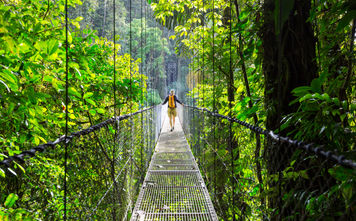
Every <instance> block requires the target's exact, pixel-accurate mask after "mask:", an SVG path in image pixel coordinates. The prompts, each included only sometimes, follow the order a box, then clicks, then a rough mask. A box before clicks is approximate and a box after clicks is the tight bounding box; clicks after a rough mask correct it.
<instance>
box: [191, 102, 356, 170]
mask: <svg viewBox="0 0 356 221" xmlns="http://www.w3.org/2000/svg"><path fill="white" fill-rule="evenodd" d="M185 107H187V108H191V109H195V110H198V111H202V112H206V113H208V114H210V115H212V116H214V117H216V118H222V119H225V120H228V121H229V122H235V123H238V124H240V125H242V126H244V127H246V128H248V129H250V130H251V131H253V132H254V133H258V134H263V135H264V136H266V137H269V138H271V139H272V140H274V141H276V142H280V143H283V144H287V145H290V146H294V147H297V148H299V149H302V150H304V151H307V152H310V153H314V154H315V155H318V156H321V157H324V158H326V159H329V160H332V161H335V162H337V163H338V164H339V165H342V166H345V167H348V168H353V169H356V162H354V161H352V160H348V159H346V157H345V156H343V155H339V154H336V153H334V152H332V151H325V150H323V146H316V145H315V144H313V143H305V142H303V141H299V140H294V139H292V138H289V137H284V136H281V135H279V134H276V133H274V132H273V131H271V130H267V129H263V128H261V127H259V126H255V125H252V124H249V123H247V122H245V121H241V120H238V119H236V118H232V117H229V116H225V115H222V114H219V113H214V112H212V111H210V110H208V109H206V108H199V107H194V106H189V105H186V106H185Z"/></svg>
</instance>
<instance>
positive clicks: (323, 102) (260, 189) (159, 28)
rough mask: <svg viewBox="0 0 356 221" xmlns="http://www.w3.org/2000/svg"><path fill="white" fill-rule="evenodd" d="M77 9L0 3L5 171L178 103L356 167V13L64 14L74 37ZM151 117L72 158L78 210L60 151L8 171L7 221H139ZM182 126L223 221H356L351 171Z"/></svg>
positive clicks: (226, 132) (256, 139) (147, 10)
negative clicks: (62, 141)
mask: <svg viewBox="0 0 356 221" xmlns="http://www.w3.org/2000/svg"><path fill="white" fill-rule="evenodd" d="M65 3H66V1H65V0H48V1H33V0H0V12H1V14H0V54H1V56H0V103H1V107H2V108H1V109H0V147H1V148H0V161H2V160H5V159H7V158H8V157H9V156H10V157H11V156H14V155H16V154H20V153H21V152H22V151H25V150H29V149H30V148H32V147H35V146H38V145H41V144H44V143H47V142H50V141H55V140H56V139H57V138H59V137H61V136H62V135H63V134H64V133H65V128H66V125H67V126H68V130H69V131H70V132H71V133H72V132H76V131H80V130H83V129H86V128H88V127H91V126H93V125H96V124H98V123H100V122H102V121H104V120H107V119H109V118H111V117H113V116H119V115H125V114H128V113H133V112H135V111H138V110H139V109H142V108H145V107H150V106H152V105H156V104H159V103H161V102H162V99H163V98H164V97H165V95H166V93H167V91H168V90H169V89H170V88H173V89H176V91H177V94H178V97H179V98H181V99H182V100H183V101H184V103H187V104H188V105H191V106H196V107H202V108H206V109H208V110H210V111H213V112H218V113H219V114H221V115H224V116H229V117H231V118H236V119H238V120H242V121H246V122H248V123H250V124H253V125H256V126H259V127H263V128H267V129H268V130H272V131H274V132H275V133H278V134H280V135H282V136H288V137H290V138H292V139H297V140H300V141H303V142H306V143H313V144H315V145H317V146H320V147H321V148H322V149H323V150H325V151H333V153H336V154H339V155H344V156H345V158H346V159H349V160H353V161H356V153H355V144H356V75H355V70H356V67H355V61H356V59H355V58H356V56H355V52H356V49H355V46H354V45H355V39H356V33H355V31H356V3H355V2H354V1H352V0H340V1H336V0H313V1H310V0H289V1H285V0H264V1H261V0H250V1H247V0H239V1H238V0H230V1H226V0H209V1H206V0H159V1H158V0H149V1H144V0H101V1H100V0H82V1H81V0H68V6H69V10H68V16H69V30H68V37H66V28H65V24H66V21H65ZM66 40H68V43H69V47H68V53H66V47H65V42H66ZM66 56H68V68H69V71H68V76H66ZM66 77H68V81H67V83H68V85H69V87H68V88H67V89H68V98H69V103H68V104H67V105H66V99H65V98H66ZM187 108H188V107H185V109H187ZM155 110H156V109H154V111H155ZM154 111H152V114H151V115H141V118H140V117H139V115H138V116H137V117H133V118H132V119H131V118H130V120H127V121H120V122H118V123H117V124H118V125H116V126H117V128H126V129H127V130H125V131H124V130H121V131H122V132H120V134H119V135H118V134H117V133H118V132H117V131H119V129H117V128H116V129H115V127H114V126H107V127H104V128H103V129H102V130H100V131H98V132H97V133H94V135H90V136H89V135H88V137H86V138H87V139H85V137H84V138H80V139H76V140H75V141H76V144H69V145H68V147H69V156H68V158H69V163H68V167H69V172H68V177H67V179H68V186H67V187H66V188H68V189H69V191H68V192H69V194H68V195H66V191H65V190H64V187H63V180H64V174H65V169H64V167H63V164H64V157H63V156H64V154H65V153H64V145H60V146H57V147H54V148H51V149H50V150H46V151H45V153H38V154H36V157H33V158H26V159H25V162H20V161H13V163H12V164H11V165H10V167H7V166H4V165H0V185H1V188H0V220H61V219H62V218H63V216H64V207H67V209H68V210H69V211H71V212H68V219H73V220H78V219H79V220H87V219H89V218H88V217H92V219H94V220H105V219H114V220H119V219H120V220H124V219H125V220H126V219H129V218H130V216H131V213H130V211H131V210H132V207H133V206H132V204H134V202H135V200H136V198H137V195H138V189H139V187H140V183H141V182H142V179H143V178H142V176H144V173H145V170H146V169H147V163H148V162H144V161H149V159H150V154H151V153H152V151H153V148H154V144H155V139H156V136H157V129H156V132H155V133H156V134H154V135H153V136H148V135H147V134H146V133H148V131H151V132H152V131H155V129H154V127H155V126H154V125H156V126H157V123H153V121H154V120H153V119H154V118H156V117H158V114H157V113H156V112H155V113H153V112H154ZM66 112H68V117H69V119H68V121H66ZM162 114H165V113H162ZM184 121H185V124H188V125H186V127H191V128H190V129H189V130H185V132H186V135H187V137H188V139H189V143H190V144H191V147H192V149H193V152H194V154H195V155H196V159H197V161H198V163H199V165H200V166H201V171H202V175H203V177H204V179H205V181H206V183H207V186H208V189H209V191H210V194H211V198H212V201H213V204H214V207H215V210H216V212H217V214H218V216H219V218H220V219H221V220H237V219H239V220H355V219H356V217H355V214H356V172H355V169H350V168H346V167H343V166H340V165H339V164H337V163H335V162H332V161H328V160H326V159H324V158H322V159H321V158H319V157H317V156H316V155H315V154H314V155H313V154H310V153H305V151H301V150H298V149H296V148H295V147H293V146H288V145H284V144H281V143H279V142H275V141H272V140H270V139H267V138H265V137H264V136H261V135H259V134H255V133H252V132H251V131H249V130H246V129H245V128H242V127H240V126H238V125H237V124H235V123H229V122H228V121H225V120H216V119H215V118H214V117H211V116H210V117H209V116H205V115H204V116H201V115H199V114H192V115H189V117H188V118H186V119H184ZM140 125H142V126H140ZM187 133H189V134H187ZM116 137H119V138H118V139H119V140H120V142H119V144H118V145H119V147H118V148H116V146H115V145H114V146H113V147H112V146H110V145H108V143H110V142H112V141H114V142H116V139H117V138H116ZM130 140H131V141H130ZM72 143H74V142H72ZM142 143H147V146H149V147H150V148H148V149H144V150H143V151H142V149H141V151H140V150H139V149H136V147H140V146H141V145H143V144H142ZM99 151H100V153H99ZM128 163H129V164H128ZM127 165H130V166H129V167H131V169H127V168H129V167H126V166H127ZM118 171H120V172H118ZM230 173H232V175H231V176H230V175H229V174H230ZM118 180H119V181H118ZM112 186H114V187H112ZM231 187H232V188H231ZM107 189H109V190H110V189H111V190H110V191H113V192H110V191H109V193H108V192H107V191H106V190H107ZM70 190H72V192H70ZM77 190H79V191H77ZM110 194H112V195H115V197H112V199H111V198H110V197H109V198H110V200H108V201H106V198H108V197H106V195H110ZM116 195H117V197H116ZM64 197H68V202H67V205H64V203H63V198H64ZM291 199H293V200H291ZM232 202H233V203H232ZM91 215H93V216H91ZM109 217H111V218H109Z"/></svg>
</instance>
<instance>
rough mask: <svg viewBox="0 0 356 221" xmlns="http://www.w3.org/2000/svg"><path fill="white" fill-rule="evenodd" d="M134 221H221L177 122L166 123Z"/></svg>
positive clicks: (140, 196)
mask: <svg viewBox="0 0 356 221" xmlns="http://www.w3.org/2000/svg"><path fill="white" fill-rule="evenodd" d="M131 220H132V221H136V220H137V221H144V220H152V221H153V220H155V221H156V220H157V221H158V220H164V221H167V220H172V221H173V220H174V221H181V220H182V221H183V220H187V221H188V220H189V221H198V220H204V221H205V220H218V218H217V215H216V213H215V210H214V207H213V204H212V202H211V200H210V196H209V193H208V190H207V188H206V186H205V183H204V180H203V178H202V176H201V174H200V171H199V168H198V165H197V164H196V161H195V159H194V156H193V154H192V152H191V150H190V148H189V145H188V142H187V140H186V138H185V136H184V132H183V130H182V126H181V124H180V123H179V121H178V120H177V121H176V124H175V129H174V131H173V132H170V131H169V120H168V118H166V119H165V121H164V125H163V128H162V133H161V136H160V138H159V140H158V143H157V146H156V149H155V153H154V154H153V156H152V161H151V163H150V166H149V168H148V171H147V174H146V177H145V180H144V182H143V185H142V188H141V191H140V194H139V196H138V199H137V202H136V206H135V209H134V211H133V214H132V217H131Z"/></svg>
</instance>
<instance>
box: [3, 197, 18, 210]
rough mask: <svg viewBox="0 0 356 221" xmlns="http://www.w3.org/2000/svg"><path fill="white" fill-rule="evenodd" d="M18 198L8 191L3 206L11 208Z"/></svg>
mask: <svg viewBox="0 0 356 221" xmlns="http://www.w3.org/2000/svg"><path fill="white" fill-rule="evenodd" d="M18 199H19V197H18V196H17V195H16V194H15V193H10V195H8V196H7V198H6V200H5V203H4V206H5V207H6V208H12V207H13V205H14V204H15V203H16V201H17V200H18Z"/></svg>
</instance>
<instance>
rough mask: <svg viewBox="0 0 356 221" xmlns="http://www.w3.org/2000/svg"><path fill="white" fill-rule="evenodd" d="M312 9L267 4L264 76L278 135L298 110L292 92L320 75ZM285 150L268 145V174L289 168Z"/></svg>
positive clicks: (304, 4) (299, 3) (298, 1)
mask: <svg viewBox="0 0 356 221" xmlns="http://www.w3.org/2000/svg"><path fill="white" fill-rule="evenodd" d="M276 2H277V4H276ZM310 8H311V2H310V1H309V0H295V1H275V0H266V1H264V5H263V11H264V24H263V27H262V44H263V49H264V51H263V59H264V62H263V72H264V76H265V105H266V110H267V119H266V127H267V128H268V129H270V130H277V131H278V130H279V128H280V125H281V119H282V117H283V116H285V115H287V114H289V113H293V112H295V111H296V110H297V108H298V106H297V105H290V103H291V101H293V100H294V98H293V94H292V90H293V89H294V88H296V87H300V86H307V85H310V83H311V81H312V80H313V79H314V78H315V77H316V75H317V66H316V62H315V58H316V55H315V44H316V39H315V37H314V33H313V29H312V25H311V23H309V22H308V18H309V12H310ZM287 131H288V130H285V131H284V132H283V133H282V134H284V135H285V134H286V133H287ZM284 150H285V148H283V147H282V146H281V145H279V144H276V143H272V142H267V145H266V147H265V151H266V152H265V153H266V162H267V168H268V173H269V174H276V173H278V172H280V171H282V170H283V169H284V168H285V167H286V165H287V163H288V161H289V159H288V157H285V156H290V155H291V153H292V152H290V153H289V154H286V152H285V151H284ZM289 151H292V150H289ZM269 203H270V207H272V208H278V205H280V204H281V202H279V200H278V199H276V198H275V197H272V198H271V199H270V200H269Z"/></svg>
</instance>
